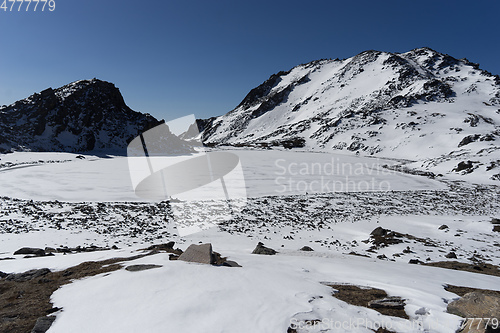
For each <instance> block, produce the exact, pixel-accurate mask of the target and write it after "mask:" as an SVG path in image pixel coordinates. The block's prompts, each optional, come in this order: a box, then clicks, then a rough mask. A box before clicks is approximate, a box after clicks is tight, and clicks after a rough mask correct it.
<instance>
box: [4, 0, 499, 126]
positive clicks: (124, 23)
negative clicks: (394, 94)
mask: <svg viewBox="0 0 500 333" xmlns="http://www.w3.org/2000/svg"><path fill="white" fill-rule="evenodd" d="M2 1H3V0H2ZM54 1H55V3H56V8H55V10H54V11H53V12H50V11H47V9H46V10H45V11H44V12H40V11H39V10H38V11H37V12H32V11H30V12H25V11H24V9H22V11H21V12H17V11H14V12H9V11H7V12H4V11H3V10H0V31H1V32H2V34H1V35H0V36H1V37H0V41H1V44H0V45H1V49H0V105H2V104H10V103H12V102H14V101H16V100H18V99H21V98H24V97H27V96H29V95H31V94H32V93H33V92H38V91H41V90H43V89H45V88H47V87H54V88H55V87H59V86H62V85H64V84H67V83H69V82H72V81H76V80H80V79H90V78H93V77H97V78H99V79H102V80H106V81H110V82H113V83H115V85H116V86H117V87H118V88H120V90H121V92H122V94H123V96H124V98H125V101H126V103H127V104H128V105H129V106H130V107H131V108H132V109H134V110H137V111H141V112H147V113H151V114H152V115H154V116H156V117H157V118H164V119H166V120H167V121H168V120H171V119H174V118H177V117H180V116H184V115H188V114H191V113H194V114H195V115H196V117H198V118H206V117H210V116H215V115H220V114H224V113H226V112H227V111H230V110H231V109H233V108H234V107H235V106H236V105H237V104H238V103H239V102H240V101H241V100H242V99H243V98H244V97H245V95H246V94H247V93H248V92H249V91H250V89H252V88H254V87H255V86H257V85H259V84H260V83H262V82H263V81H264V80H266V79H267V78H268V77H269V76H270V75H271V74H273V73H276V72H278V71H280V70H288V69H290V68H292V67H293V66H296V65H298V64H300V63H306V62H309V61H312V60H316V59H322V58H347V57H350V56H353V55H356V54H357V53H359V52H362V51H364V50H368V49H375V50H380V51H390V52H405V51H409V50H411V49H413V48H416V47H422V46H428V47H431V48H433V49H435V50H437V51H440V52H443V53H448V54H450V55H452V56H454V57H456V58H463V57H466V58H468V59H469V60H471V61H473V62H478V63H480V65H481V68H483V69H486V70H488V71H490V72H492V73H493V74H500V63H499V61H498V59H499V54H500V38H499V28H498V15H499V13H500V2H498V1H493V0H488V1H486V0H480V1H476V2H471V1H449V0H447V1H436V0H434V1H405V0H399V1H383V0H380V1H373V0H371V1H332V0H331V1H316V0H312V1H307V2H306V1H291V0H288V1H272V0H268V1H260V0H258V1H238V0H232V1H216V0H214V1H206V0H205V1H192V0H184V1H165V0H163V1H153V0H150V1H147V2H144V1H129V0H121V1H116V0H106V1H104V0H101V1H98V0H85V1H82V0H78V1H77V0H54ZM16 6H17V4H16ZM23 8H25V7H23Z"/></svg>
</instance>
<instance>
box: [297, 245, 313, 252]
mask: <svg viewBox="0 0 500 333" xmlns="http://www.w3.org/2000/svg"><path fill="white" fill-rule="evenodd" d="M300 251H314V250H313V249H312V248H310V247H309V246H307V245H306V246H303V247H302V248H301V249H300Z"/></svg>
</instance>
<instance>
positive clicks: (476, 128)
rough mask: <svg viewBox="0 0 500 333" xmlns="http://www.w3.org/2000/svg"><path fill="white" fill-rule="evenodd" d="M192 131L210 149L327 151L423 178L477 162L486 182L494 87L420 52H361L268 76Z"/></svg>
mask: <svg viewBox="0 0 500 333" xmlns="http://www.w3.org/2000/svg"><path fill="white" fill-rule="evenodd" d="M198 127H199V129H200V131H201V132H202V138H203V141H204V142H205V143H206V144H207V145H208V146H219V145H227V146H255V147H271V146H284V147H287V148H290V147H302V148H305V149H308V150H327V151H330V150H332V149H333V150H341V151H350V152H355V153H361V154H367V155H375V156H381V157H382V156H383V157H390V158H399V159H406V160H413V161H417V162H418V161H420V162H421V164H420V166H419V167H424V164H425V165H426V166H425V168H426V169H429V165H430V164H432V163H436V161H437V160H442V161H444V160H450V159H452V160H454V161H455V162H457V163H458V162H460V161H464V162H466V161H468V160H471V159H476V160H477V161H478V163H477V164H476V166H481V168H482V169H483V171H485V172H486V171H487V173H488V174H489V177H493V176H494V174H492V172H493V171H492V170H493V169H494V168H493V169H489V170H486V168H487V165H490V162H495V163H496V162H497V161H498V160H500V156H498V141H497V140H498V137H499V136H500V77H499V76H498V75H492V74H491V73H489V72H487V71H485V70H483V69H481V68H480V67H479V65H478V64H476V63H473V62H470V61H469V60H467V59H465V58H464V59H456V58H453V57H452V56H450V55H447V54H443V53H439V52H437V51H434V50H432V49H430V48H427V47H425V48H417V49H413V50H411V51H409V52H405V53H390V52H381V51H375V50H369V51H365V52H362V53H360V54H358V55H356V56H354V57H351V58H347V59H343V60H339V59H334V60H331V59H324V60H316V61H313V62H310V63H307V64H301V65H298V66H296V67H294V68H292V69H290V70H288V71H282V72H279V73H277V74H273V75H271V77H270V78H269V79H268V80H266V81H264V82H263V83H262V84H261V85H259V86H258V87H256V88H254V89H252V90H251V91H250V92H249V93H248V94H247V95H246V96H245V98H244V99H243V100H242V102H241V103H240V104H239V105H238V106H237V107H236V108H235V109H233V110H231V111H229V112H228V113H227V114H225V115H222V116H219V117H213V118H209V119H206V120H200V121H198ZM486 155H488V156H489V157H488V156H486ZM490 155H491V156H490ZM431 160H432V161H431ZM471 161H474V160H471ZM424 162H425V163H424ZM438 164H442V163H441V162H440V163H438ZM497 164H500V163H497ZM455 167H456V165H454V166H453V167H452V166H450V165H447V166H446V168H445V169H440V168H437V169H436V168H434V167H431V168H430V169H435V171H439V172H451V171H452V169H453V168H455ZM438 169H439V170H438ZM475 169H477V167H474V168H473V170H472V171H474V170H475ZM468 171H470V170H466V171H465V172H468ZM461 173H463V172H462V171H461ZM499 177H500V176H499Z"/></svg>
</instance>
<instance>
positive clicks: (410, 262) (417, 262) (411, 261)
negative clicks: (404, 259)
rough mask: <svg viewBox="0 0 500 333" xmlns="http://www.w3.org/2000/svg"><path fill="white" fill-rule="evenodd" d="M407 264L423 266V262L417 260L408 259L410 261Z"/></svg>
mask: <svg viewBox="0 0 500 333" xmlns="http://www.w3.org/2000/svg"><path fill="white" fill-rule="evenodd" d="M408 263H409V264H415V265H417V264H423V263H424V262H423V261H420V260H418V259H410V261H408Z"/></svg>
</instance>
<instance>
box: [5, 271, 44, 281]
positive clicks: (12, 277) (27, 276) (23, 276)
mask: <svg viewBox="0 0 500 333" xmlns="http://www.w3.org/2000/svg"><path fill="white" fill-rule="evenodd" d="M48 273H50V269H48V268H40V269H31V270H29V271H26V272H24V273H12V274H9V275H7V276H6V277H5V280H7V281H14V282H25V281H29V280H32V279H35V278H37V277H40V276H44V275H46V274H48Z"/></svg>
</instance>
